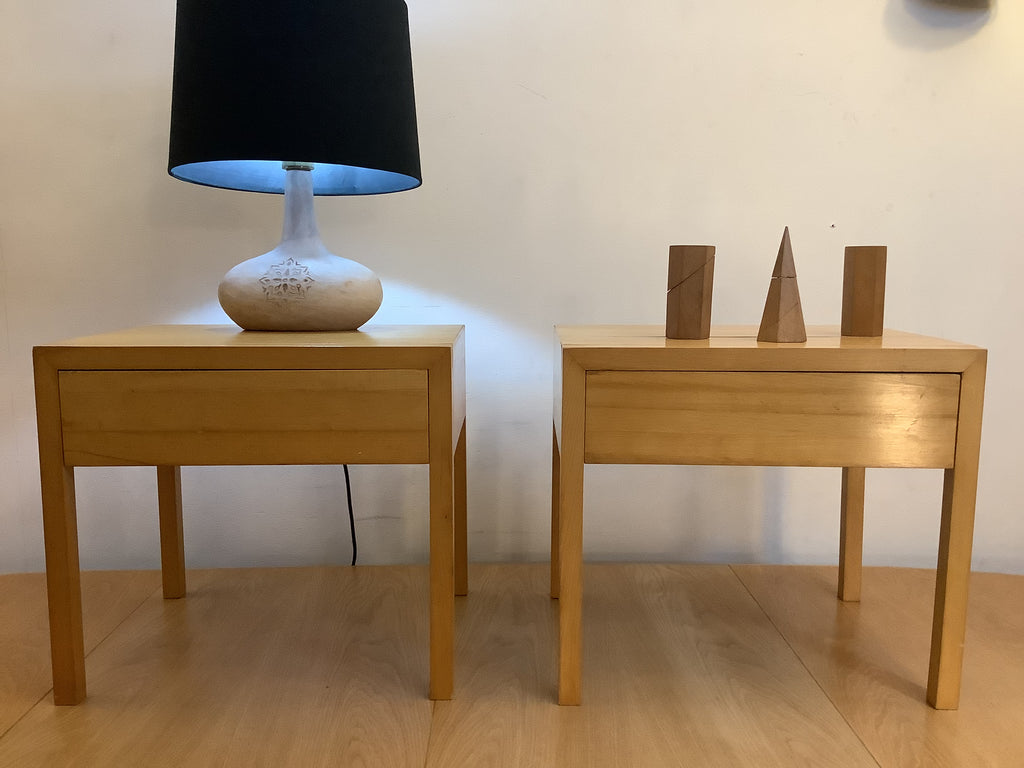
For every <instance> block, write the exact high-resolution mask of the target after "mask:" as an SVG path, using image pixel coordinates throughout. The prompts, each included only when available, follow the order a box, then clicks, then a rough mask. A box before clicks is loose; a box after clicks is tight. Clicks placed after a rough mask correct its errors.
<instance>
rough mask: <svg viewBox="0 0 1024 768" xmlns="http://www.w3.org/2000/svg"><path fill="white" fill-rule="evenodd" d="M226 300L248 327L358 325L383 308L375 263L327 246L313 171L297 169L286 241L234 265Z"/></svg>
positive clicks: (288, 191)
mask: <svg viewBox="0 0 1024 768" xmlns="http://www.w3.org/2000/svg"><path fill="white" fill-rule="evenodd" d="M217 295H218V298H219V299H220V305H221V307H223V308H224V311H225V312H226V313H227V315H228V317H230V318H231V319H232V320H233V321H234V322H235V323H237V324H238V325H239V326H241V327H242V328H244V329H245V330H247V331H353V330H355V329H356V328H358V327H359V326H361V325H362V324H363V323H365V322H366V321H367V320H369V319H370V318H371V317H373V315H374V314H375V313H376V312H377V310H378V309H379V308H380V304H381V300H382V299H383V296H384V294H383V290H382V289H381V284H380V280H379V279H378V278H377V276H376V275H375V274H374V273H373V272H372V271H371V270H369V269H367V268H366V267H364V266H363V265H362V264H359V263H357V262H355V261H352V260H350V259H345V258H342V257H341V256H336V255H334V254H333V253H330V252H328V250H327V249H326V248H325V247H324V245H323V243H322V242H321V241H320V234H319V232H318V231H317V226H316V218H315V214H314V211H313V184H312V180H311V176H310V171H308V170H305V169H291V170H288V172H287V180H286V186H285V216H284V230H283V234H282V236H281V244H280V245H278V246H277V248H275V249H274V250H272V251H270V252H268V253H264V254H263V255H262V256H257V257H255V258H253V259H249V260H248V261H243V262H242V263H241V264H239V265H237V266H236V267H234V268H232V269H231V270H230V271H229V272H228V273H227V274H226V275H225V276H224V279H223V280H222V281H221V283H220V287H219V289H218V291H217Z"/></svg>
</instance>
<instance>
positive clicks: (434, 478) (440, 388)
mask: <svg viewBox="0 0 1024 768" xmlns="http://www.w3.org/2000/svg"><path fill="white" fill-rule="evenodd" d="M427 389H428V392H429V395H428V409H429V412H430V427H429V442H430V446H429V449H428V453H429V462H430V470H429V471H430V685H429V688H430V690H429V696H430V698H431V699H450V698H451V697H452V690H453V688H454V677H455V674H454V669H453V658H454V652H455V640H454V634H455V631H454V629H455V528H456V525H455V507H456V504H455V443H456V442H457V441H456V440H453V435H452V379H451V369H450V368H448V367H445V366H443V365H439V366H436V367H434V368H431V369H430V371H429V372H428V386H427Z"/></svg>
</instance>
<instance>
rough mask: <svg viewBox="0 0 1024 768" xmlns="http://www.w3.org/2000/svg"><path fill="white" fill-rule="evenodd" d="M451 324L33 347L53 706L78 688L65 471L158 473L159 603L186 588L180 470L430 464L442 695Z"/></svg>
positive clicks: (71, 488) (454, 343) (462, 444)
mask: <svg viewBox="0 0 1024 768" xmlns="http://www.w3.org/2000/svg"><path fill="white" fill-rule="evenodd" d="M464 350H465V345H464V333H463V327H462V326H376V327H374V326H369V327H367V328H366V329H365V330H363V331H352V332H325V333H274V332H259V331H257V332H251V331H250V332H246V331H240V330H239V329H238V328H237V327H235V326H189V325H168V326H153V327H148V328H137V329H133V330H128V331H123V332H118V333H109V334H102V335H98V336H90V337H85V338H79V339H73V340H71V341H66V342H62V343H59V344H52V345H48V346H42V347H36V348H35V350H34V362H35V386H36V411H37V419H38V430H39V463H40V474H41V480H42V501H43V529H44V538H45V543H46V581H47V592H48V597H49V612H50V643H51V651H52V659H53V695H54V703H56V704H76V703H78V702H80V701H82V700H83V699H84V698H85V695H86V685H85V661H84V653H83V638H82V599H81V587H80V583H79V561H78V524H77V517H76V512H75V483H74V468H75V467H97V466H117V465H150V466H155V467H156V468H157V487H158V499H159V501H158V507H159V516H160V548H161V566H162V571H163V594H164V597H165V598H178V597H183V596H184V595H185V567H184V549H183V545H182V522H181V512H182V510H181V475H180V467H181V466H182V465H185V466H195V465H238V464H345V463H349V464H428V465H429V467H430V468H429V478H430V492H429V496H430V500H429V505H430V512H429V514H430V525H429V528H430V685H429V696H430V698H432V699H448V698H451V694H452V686H453V647H454V646H453V625H454V610H455V609H454V595H455V594H462V595H464V594H466V592H467V576H466V441H465V435H466V431H465V416H466V396H465V378H466V376H465V352H464Z"/></svg>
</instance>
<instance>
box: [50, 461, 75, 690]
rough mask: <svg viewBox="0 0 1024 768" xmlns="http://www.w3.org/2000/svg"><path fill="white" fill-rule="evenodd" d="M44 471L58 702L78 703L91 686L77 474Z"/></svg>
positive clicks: (66, 470)
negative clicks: (87, 671)
mask: <svg viewBox="0 0 1024 768" xmlns="http://www.w3.org/2000/svg"><path fill="white" fill-rule="evenodd" d="M43 464H44V465H46V464H47V462H45V461H44V462H43ZM41 474H42V486H43V493H42V497H43V537H44V540H45V546H46V594H47V600H48V603H49V611H50V655H51V658H52V661H53V703H54V704H58V705H70V704H78V703H79V702H80V701H83V700H84V699H85V695H86V691H85V640H84V635H83V632H82V585H81V571H80V568H79V562H78V517H77V511H76V509H75V476H74V470H73V469H72V468H71V467H65V466H63V465H56V464H51V465H48V466H43V467H42V472H41Z"/></svg>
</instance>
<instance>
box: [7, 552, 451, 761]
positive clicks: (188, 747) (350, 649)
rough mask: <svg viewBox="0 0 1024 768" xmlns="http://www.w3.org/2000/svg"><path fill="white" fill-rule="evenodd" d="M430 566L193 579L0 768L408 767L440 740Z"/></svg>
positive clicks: (44, 717) (93, 660)
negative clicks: (430, 679) (431, 650)
mask: <svg viewBox="0 0 1024 768" xmlns="http://www.w3.org/2000/svg"><path fill="white" fill-rule="evenodd" d="M426 582H427V571H426V568H425V567H413V566H409V567H394V568H393V567H387V568H383V567H362V568H357V569H353V568H301V569H245V570H216V571H191V572H190V573H189V593H188V596H187V597H186V598H185V599H184V600H170V601H166V600H163V599H162V597H161V595H160V594H159V593H156V594H154V595H153V596H152V597H151V598H150V599H149V600H147V601H146V602H145V603H144V604H143V605H142V607H140V608H139V609H138V610H137V611H136V612H135V613H134V614H132V616H131V617H130V618H129V619H128V620H127V621H125V622H124V624H123V625H122V626H121V627H120V628H119V631H118V632H117V633H115V634H114V635H113V636H112V637H110V638H108V640H107V641H106V642H104V643H103V644H101V645H100V647H98V648H97V649H96V650H95V651H93V652H92V653H91V654H90V655H89V657H88V659H87V662H86V667H87V671H88V675H89V698H88V699H87V700H86V701H85V702H84V703H82V704H80V705H78V706H76V707H54V706H53V704H52V697H47V699H45V700H44V701H42V702H40V703H39V704H38V705H37V706H35V707H34V708H33V709H32V711H31V712H29V714H28V715H26V716H25V717H24V718H23V719H22V720H21V721H20V722H19V723H18V724H17V725H16V726H15V727H14V728H12V729H11V731H10V732H9V733H8V734H7V736H6V737H4V739H3V740H2V741H0V766H4V767H5V768H6V766H19V767H20V766H25V768H31V767H32V766H47V768H50V767H53V768H57V766H76V767H78V766H83V767H84V766H113V765H117V766H147V768H157V767H158V766H246V767H247V768H249V767H252V766H290V765H294V766H304V767H305V766H309V767H313V766H360V765H365V766H403V767H405V766H407V767H409V768H413V766H415V768H421V766H422V765H423V762H424V759H425V756H426V747H427V738H428V735H429V730H430V717H431V709H432V706H431V702H430V701H428V700H427V698H426V691H427V586H426Z"/></svg>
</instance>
